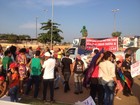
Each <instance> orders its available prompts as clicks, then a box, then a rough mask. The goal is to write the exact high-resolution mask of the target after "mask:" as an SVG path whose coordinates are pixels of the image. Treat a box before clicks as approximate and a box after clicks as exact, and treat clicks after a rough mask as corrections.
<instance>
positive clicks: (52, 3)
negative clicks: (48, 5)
mask: <svg viewBox="0 0 140 105" xmlns="http://www.w3.org/2000/svg"><path fill="white" fill-rule="evenodd" d="M53 6H54V0H52V20H51V23H52V25H51V49H52V48H53V46H52V44H53V43H52V42H53V40H52V36H53V14H54V7H53Z"/></svg>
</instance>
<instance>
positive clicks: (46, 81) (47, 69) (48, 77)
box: [42, 52, 56, 102]
mask: <svg viewBox="0 0 140 105" xmlns="http://www.w3.org/2000/svg"><path fill="white" fill-rule="evenodd" d="M44 55H45V58H46V60H45V61H44V63H43V66H42V67H43V68H44V74H43V100H44V101H46V94H47V89H48V86H49V88H50V102H54V68H55V63H56V61H55V59H54V58H52V57H51V54H50V53H49V52H46V53H45V54H44Z"/></svg>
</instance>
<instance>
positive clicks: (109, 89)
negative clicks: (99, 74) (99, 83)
mask: <svg viewBox="0 0 140 105" xmlns="http://www.w3.org/2000/svg"><path fill="white" fill-rule="evenodd" d="M104 89H105V94H104V105H113V101H114V89H115V86H114V82H108V83H106V84H105V85H104Z"/></svg>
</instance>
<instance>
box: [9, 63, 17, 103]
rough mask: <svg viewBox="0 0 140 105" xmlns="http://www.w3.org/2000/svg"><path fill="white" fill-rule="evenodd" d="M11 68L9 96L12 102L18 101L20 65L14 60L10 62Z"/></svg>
mask: <svg viewBox="0 0 140 105" xmlns="http://www.w3.org/2000/svg"><path fill="white" fill-rule="evenodd" d="M10 70H11V73H12V74H11V73H10V72H9V73H8V74H7V76H8V78H9V92H8V94H9V96H10V99H11V101H12V102H17V101H18V89H19V74H18V65H17V63H15V62H13V63H11V64H10Z"/></svg>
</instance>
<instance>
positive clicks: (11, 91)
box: [9, 86, 18, 102]
mask: <svg viewBox="0 0 140 105" xmlns="http://www.w3.org/2000/svg"><path fill="white" fill-rule="evenodd" d="M9 95H10V99H11V102H17V101H18V86H14V87H12V88H10V89H9Z"/></svg>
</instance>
